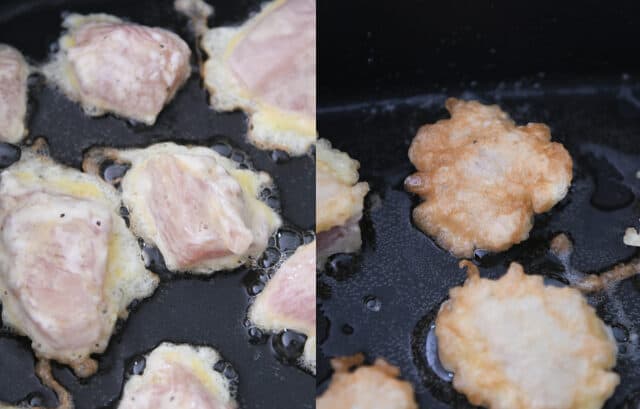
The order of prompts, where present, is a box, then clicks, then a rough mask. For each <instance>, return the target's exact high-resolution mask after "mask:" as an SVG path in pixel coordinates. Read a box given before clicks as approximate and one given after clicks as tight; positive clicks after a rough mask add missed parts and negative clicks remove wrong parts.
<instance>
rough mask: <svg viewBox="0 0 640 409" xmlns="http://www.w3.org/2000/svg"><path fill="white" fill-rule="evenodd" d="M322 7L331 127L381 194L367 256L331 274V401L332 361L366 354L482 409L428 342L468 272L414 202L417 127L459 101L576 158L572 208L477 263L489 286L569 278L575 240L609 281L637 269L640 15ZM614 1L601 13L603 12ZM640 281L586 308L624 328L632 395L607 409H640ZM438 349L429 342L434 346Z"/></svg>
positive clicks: (424, 386) (625, 376)
mask: <svg viewBox="0 0 640 409" xmlns="http://www.w3.org/2000/svg"><path fill="white" fill-rule="evenodd" d="M367 4H368V6H366V7H365V3H364V2H362V1H353V2H349V3H348V4H345V3H341V5H340V8H339V9H337V8H336V7H335V5H333V6H332V5H331V4H327V3H320V4H319V9H318V22H319V26H318V30H319V39H320V40H319V44H318V55H319V61H320V64H319V66H318V67H319V72H318V81H319V83H318V92H319V95H318V100H319V105H318V107H319V108H318V128H319V134H320V136H321V137H324V138H328V139H330V140H331V142H332V144H333V145H334V146H335V147H336V148H338V149H340V150H343V151H345V152H348V153H349V154H350V155H351V156H352V157H353V158H355V159H357V160H359V161H360V164H361V167H360V178H361V180H365V181H368V182H369V184H370V185H371V193H370V194H369V195H368V197H367V199H366V208H367V210H366V211H365V215H364V218H363V221H362V222H361V227H362V230H363V242H364V244H363V249H362V252H361V253H360V254H358V255H355V256H353V257H348V256H344V255H339V256H336V259H334V260H332V261H333V264H331V262H330V264H329V265H327V268H326V269H325V272H323V273H321V274H320V275H319V277H318V290H319V292H318V294H319V298H318V310H317V311H318V326H319V333H318V343H319V349H318V351H319V352H318V361H319V362H318V365H319V370H318V377H317V393H321V392H322V391H323V390H324V388H326V386H327V384H328V382H329V380H330V376H331V370H330V367H329V363H328V359H329V358H331V357H334V356H342V355H350V354H353V353H356V352H364V353H365V354H366V355H367V356H368V358H369V359H370V360H373V359H375V358H376V357H385V358H387V359H388V360H389V361H390V362H391V363H392V364H394V365H397V366H398V367H399V368H400V369H401V371H402V376H403V378H404V379H406V380H408V381H410V382H411V383H412V384H413V385H414V387H415V389H416V396H417V400H418V402H419V405H420V407H421V408H430V409H433V408H436V409H438V408H469V407H471V405H470V404H469V403H468V402H467V400H466V399H465V397H464V396H463V395H461V394H459V393H457V392H456V391H455V390H454V389H453V387H452V385H451V383H450V382H448V381H446V380H444V379H443V378H441V377H440V376H438V374H437V373H436V370H435V369H434V368H435V367H436V366H435V365H431V364H430V363H429V360H428V359H427V353H428V352H429V355H430V357H433V354H432V352H433V350H432V348H431V347H432V346H433V345H430V347H429V351H428V350H427V349H428V348H427V338H428V337H427V336H428V333H429V329H430V327H431V325H432V324H433V322H434V319H435V316H436V314H437V311H438V309H439V306H440V305H441V304H442V302H444V301H445V300H446V299H447V297H448V291H449V289H451V288H452V287H454V286H458V285H461V284H462V283H463V282H464V279H465V278H466V275H465V273H464V271H462V270H460V269H459V268H458V265H457V264H458V260H456V259H455V258H454V257H453V256H451V255H450V254H449V253H447V252H446V251H444V250H442V249H441V248H439V247H438V246H437V245H436V244H434V242H433V241H432V240H431V239H430V238H429V237H427V236H426V235H425V234H423V233H422V232H421V231H419V230H418V229H417V228H416V227H415V226H414V225H413V224H412V221H411V210H412V209H413V208H414V207H415V206H416V205H417V204H418V200H417V198H416V197H413V196H412V195H410V194H408V193H407V192H405V191H404V189H403V180H404V178H405V177H406V176H408V175H409V174H411V173H413V172H414V168H413V167H412V165H411V164H410V162H409V160H408V157H407V152H408V148H409V144H410V142H411V140H412V139H413V137H414V136H415V134H416V132H417V130H418V128H419V127H420V126H421V125H423V124H425V123H432V122H434V121H436V120H438V119H442V118H447V117H448V114H447V113H446V111H445V110H444V101H445V99H446V98H447V97H449V96H454V97H459V98H465V99H478V100H480V101H482V102H485V103H497V104H499V105H500V106H501V107H502V108H503V109H504V110H505V111H507V112H508V113H509V114H510V115H511V116H512V117H513V118H514V120H515V121H516V122H518V123H519V124H522V123H527V122H543V123H546V124H548V125H549V126H550V127H551V131H552V137H553V139H554V140H556V141H559V142H561V143H563V144H564V145H565V147H566V148H567V149H568V150H569V152H570V153H571V155H572V157H573V160H574V181H573V184H572V186H571V189H570V192H569V194H568V195H567V197H566V198H565V199H564V200H563V201H562V202H561V203H559V204H558V205H556V206H555V207H554V209H553V210H552V211H550V212H549V213H546V214H543V215H539V216H537V217H536V221H535V227H534V228H533V230H532V231H531V235H530V238H529V239H528V240H527V241H525V242H523V243H521V244H518V245H516V246H514V247H513V248H512V249H510V250H509V251H506V252H504V253H500V254H481V253H479V254H478V255H477V257H476V259H475V262H476V263H477V264H479V265H480V270H481V274H482V275H483V276H485V277H492V278H496V277H500V276H501V275H502V274H504V272H505V271H506V269H507V267H508V265H509V263H510V262H511V261H518V262H520V263H521V264H523V265H524V267H525V270H526V271H527V272H528V273H530V274H540V275H543V276H544V277H545V279H546V281H547V282H549V283H550V284H556V285H563V283H562V281H563V279H562V273H563V270H564V268H565V267H564V266H563V265H562V264H561V263H560V261H559V260H558V259H557V258H555V257H553V256H552V255H550V254H549V252H548V248H549V242H550V240H551V239H552V238H553V237H554V236H555V235H556V234H559V233H566V234H568V235H569V237H570V238H571V239H572V241H573V243H574V248H575V250H574V253H573V258H572V267H573V268H576V269H579V270H580V271H583V272H589V273H598V272H601V271H603V270H606V269H608V268H611V267H613V266H614V265H615V264H617V263H620V262H624V261H628V260H630V259H633V258H634V257H637V256H638V255H639V252H638V251H637V250H636V249H635V248H633V247H628V246H625V245H624V244H623V243H622V236H623V233H624V230H625V228H627V227H629V226H633V227H638V218H639V217H640V207H639V206H638V201H637V196H638V194H639V193H640V180H638V179H637V178H636V172H637V171H638V170H640V143H639V142H640V139H639V137H640V82H638V77H637V74H638V73H640V69H639V68H640V66H639V64H638V61H637V59H635V58H632V57H631V56H632V52H635V51H634V50H635V49H636V48H637V46H636V44H634V42H635V40H633V39H637V38H638V34H640V32H639V31H640V30H639V27H638V25H637V24H635V21H634V18H635V16H637V15H638V14H637V12H638V5H637V3H636V4H632V3H624V2H612V3H608V4H607V7H602V6H600V5H598V4H596V3H595V2H580V3H579V4H578V3H577V2H576V3H575V4H574V2H566V3H565V2H563V3H562V4H561V3H558V2H554V3H551V2H532V1H524V2H507V1H493V2H466V1H462V0H454V1H450V2H437V3H436V2H429V3H425V2H421V1H417V0H413V1H406V2H393V3H389V2H378V3H373V4H372V3H370V2H367ZM600 4H601V3H600ZM639 290H640V280H638V277H637V276H636V277H634V278H632V279H629V280H626V281H624V282H621V283H620V284H619V285H617V286H616V287H614V289H613V290H611V291H609V292H602V293H596V294H593V295H590V296H588V301H589V303H590V304H591V305H593V306H594V307H595V308H596V311H597V313H598V315H599V316H600V317H601V318H602V319H603V320H604V321H605V322H606V323H607V324H609V325H611V326H612V327H613V329H614V335H615V336H616V339H617V342H618V346H619V349H620V352H619V354H618V361H617V366H616V368H615V371H616V372H618V373H619V374H620V377H621V384H620V385H619V386H618V388H617V390H616V392H615V394H614V396H613V397H612V398H611V399H610V400H609V401H608V402H607V404H606V407H607V408H634V409H635V408H638V407H640V406H639V405H640V373H639V372H640V369H639V368H640V366H639V365H638V363H639V359H640V354H639V351H640V350H639V349H638V338H637V336H638V333H639V330H640V303H638V299H640V292H639ZM430 339H431V338H430Z"/></svg>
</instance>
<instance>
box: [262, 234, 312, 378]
mask: <svg viewBox="0 0 640 409" xmlns="http://www.w3.org/2000/svg"><path fill="white" fill-rule="evenodd" d="M249 320H250V321H251V322H252V323H253V324H255V325H256V326H257V327H259V328H262V329H264V330H267V331H271V332H277V331H282V330H285V329H288V330H293V331H296V332H300V333H303V334H305V335H306V336H307V341H306V343H305V350H304V354H303V358H302V362H301V364H302V365H303V366H304V367H305V368H307V369H309V370H310V371H312V372H313V373H315V370H316V354H315V344H316V243H315V241H314V242H311V243H309V244H305V245H303V246H301V247H298V248H297V249H296V251H295V253H293V255H292V256H291V257H289V258H288V259H287V260H286V261H285V262H284V263H283V264H282V265H281V266H280V268H278V271H276V273H275V274H274V276H273V278H271V280H269V281H268V282H267V285H266V287H265V288H264V290H263V291H262V292H261V293H260V294H258V296H257V297H256V299H255V302H254V303H253V305H252V306H251V308H250V310H249Z"/></svg>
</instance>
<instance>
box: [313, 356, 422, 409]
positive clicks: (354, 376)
mask: <svg viewBox="0 0 640 409" xmlns="http://www.w3.org/2000/svg"><path fill="white" fill-rule="evenodd" d="M363 362H364V356H363V355H362V354H357V355H354V356H350V357H343V358H336V359H332V360H331V366H333V369H334V370H335V373H334V374H333V378H332V380H331V384H330V385H329V388H328V389H327V390H326V391H325V393H324V394H323V395H322V396H320V397H319V398H318V399H316V408H317V409H360V408H367V409H418V405H417V404H416V402H415V399H414V396H413V387H412V386H411V384H410V383H409V382H406V381H401V380H399V379H398V376H399V375H400V370H399V369H398V368H396V367H395V366H393V365H391V364H389V363H387V362H386V361H385V360H384V359H381V358H378V359H377V360H376V362H375V363H374V364H373V365H371V366H360V365H362V363H363ZM354 366H355V367H358V368H356V369H355V370H354V371H353V372H349V370H350V369H351V368H352V367H354Z"/></svg>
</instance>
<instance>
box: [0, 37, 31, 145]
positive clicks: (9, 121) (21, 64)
mask: <svg viewBox="0 0 640 409" xmlns="http://www.w3.org/2000/svg"><path fill="white" fill-rule="evenodd" d="M28 77H29V65H27V62H26V61H25V60H24V57H23V56H22V54H20V52H19V51H18V50H16V49H15V48H13V47H10V46H8V45H4V44H0V141H3V142H10V143H16V142H19V141H20V140H21V139H22V138H23V137H24V136H25V135H26V134H27V129H26V128H25V125H24V121H25V119H26V118H25V117H26V114H27V78H28Z"/></svg>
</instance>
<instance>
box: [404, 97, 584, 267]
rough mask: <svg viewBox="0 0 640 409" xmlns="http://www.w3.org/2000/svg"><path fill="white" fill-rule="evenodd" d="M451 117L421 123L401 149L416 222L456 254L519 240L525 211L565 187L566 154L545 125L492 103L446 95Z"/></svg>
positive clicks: (568, 174) (552, 199)
mask: <svg viewBox="0 0 640 409" xmlns="http://www.w3.org/2000/svg"><path fill="white" fill-rule="evenodd" d="M446 107H447V110H449V112H450V113H451V119H444V120H440V121H438V122H436V123H435V124H428V125H424V126H423V127H422V128H420V130H419V131H418V134H417V135H416V137H415V138H414V140H413V142H412V144H411V147H410V149H409V159H410V160H411V163H413V164H414V165H415V167H416V168H417V169H418V171H417V172H416V173H414V174H413V175H411V176H409V177H408V178H407V179H406V180H405V188H406V189H407V190H408V191H410V192H413V193H416V194H418V195H420V197H421V198H422V199H424V200H425V201H424V202H423V203H421V204H420V205H419V206H418V207H416V208H415V209H414V211H413V220H414V221H415V223H416V224H417V226H418V227H419V228H420V229H421V230H422V231H424V232H425V233H427V234H428V235H430V236H432V237H434V238H435V240H436V241H437V242H438V244H439V245H440V246H442V247H444V248H445V249H447V250H449V251H451V252H452V253H453V254H454V255H456V256H457V257H471V256H472V255H473V251H474V249H476V248H479V249H484V250H488V251H493V252H498V251H503V250H506V249H508V248H509V247H511V246H512V245H513V244H515V243H519V242H521V241H523V240H525V239H526V238H527V237H528V235H529V231H530V230H531V228H532V227H533V215H534V214H536V213H543V212H546V211H548V210H550V209H551V208H552V207H553V206H554V205H555V204H556V203H558V202H559V201H560V200H562V198H563V197H564V196H565V195H566V194H567V191H568V189H569V186H570V184H571V178H572V160H571V157H570V156H569V153H568V152H567V150H566V149H565V148H564V147H563V146H562V145H561V144H559V143H556V142H551V141H550V138H551V134H550V132H549V128H548V127H547V126H546V125H544V124H538V123H529V124H527V125H524V126H516V125H515V123H514V122H513V121H512V120H511V118H509V116H508V115H507V114H506V113H505V112H503V111H502V110H501V109H500V108H499V107H498V106H496V105H482V104H480V103H479V102H476V101H461V100H457V99H455V98H449V99H448V100H447V102H446Z"/></svg>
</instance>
